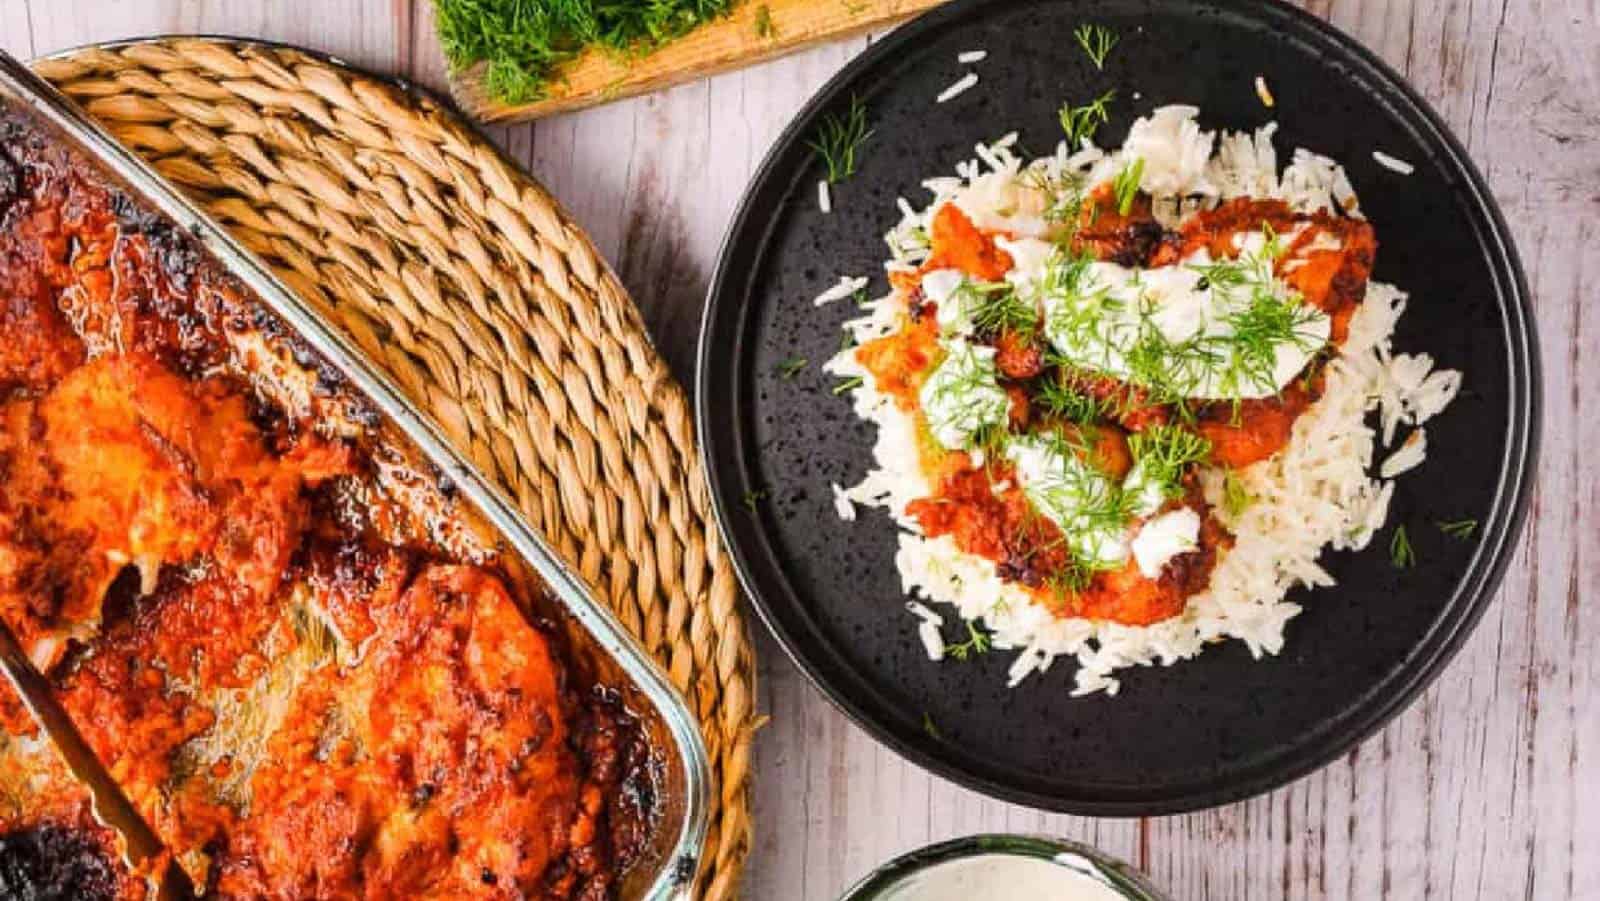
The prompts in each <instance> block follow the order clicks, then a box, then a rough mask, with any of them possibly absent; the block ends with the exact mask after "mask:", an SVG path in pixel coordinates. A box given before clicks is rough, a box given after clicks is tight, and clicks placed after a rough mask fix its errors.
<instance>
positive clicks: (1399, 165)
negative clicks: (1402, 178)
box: [1372, 150, 1417, 175]
mask: <svg viewBox="0 0 1600 901" xmlns="http://www.w3.org/2000/svg"><path fill="white" fill-rule="evenodd" d="M1372 158H1373V159H1375V160H1377V161H1378V165H1380V166H1382V167H1383V168H1385V169H1390V170H1393V171H1395V172H1398V173H1400V174H1401V175H1410V174H1411V173H1413V172H1415V171H1417V167H1416V166H1413V165H1411V164H1410V163H1408V162H1406V161H1405V160H1403V159H1400V158H1399V157H1396V156H1390V155H1389V154H1387V153H1384V152H1383V151H1382V150H1374V151H1372Z"/></svg>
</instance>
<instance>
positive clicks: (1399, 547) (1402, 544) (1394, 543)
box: [1389, 525, 1417, 569]
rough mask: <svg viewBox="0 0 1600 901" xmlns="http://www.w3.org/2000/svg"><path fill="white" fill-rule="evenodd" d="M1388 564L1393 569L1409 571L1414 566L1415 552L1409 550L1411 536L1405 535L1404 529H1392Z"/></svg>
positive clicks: (1401, 526)
mask: <svg viewBox="0 0 1600 901" xmlns="http://www.w3.org/2000/svg"><path fill="white" fill-rule="evenodd" d="M1389 562H1390V563H1393V564H1394V568H1395V569H1410V568H1411V567H1412V566H1415V565H1416V562H1417V552H1416V551H1414V550H1412V549H1411V536H1409V535H1407V534H1406V527H1405V526H1404V525H1398V526H1395V527H1394V537H1393V538H1390V539H1389Z"/></svg>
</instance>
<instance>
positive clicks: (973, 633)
mask: <svg viewBox="0 0 1600 901" xmlns="http://www.w3.org/2000/svg"><path fill="white" fill-rule="evenodd" d="M966 624H967V640H966V641H963V642H961V643H960V644H947V645H945V646H944V652H945V654H946V655H948V656H949V657H951V658H954V659H956V660H966V659H967V658H969V657H972V656H973V655H976V654H987V653H988V652H989V648H990V646H991V642H990V639H989V633H987V632H984V631H983V630H981V629H979V628H978V625H977V623H974V622H973V621H972V620H970V619H969V620H967V621H966Z"/></svg>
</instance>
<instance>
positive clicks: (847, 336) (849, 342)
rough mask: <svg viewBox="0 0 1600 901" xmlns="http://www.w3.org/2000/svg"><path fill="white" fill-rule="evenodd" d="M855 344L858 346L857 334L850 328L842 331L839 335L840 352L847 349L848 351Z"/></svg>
mask: <svg viewBox="0 0 1600 901" xmlns="http://www.w3.org/2000/svg"><path fill="white" fill-rule="evenodd" d="M855 346H856V336H855V334H854V333H853V332H851V331H850V330H849V329H845V330H844V331H843V332H842V333H840V335H839V353H844V352H845V351H847V350H849V349H850V348H852V347H855Z"/></svg>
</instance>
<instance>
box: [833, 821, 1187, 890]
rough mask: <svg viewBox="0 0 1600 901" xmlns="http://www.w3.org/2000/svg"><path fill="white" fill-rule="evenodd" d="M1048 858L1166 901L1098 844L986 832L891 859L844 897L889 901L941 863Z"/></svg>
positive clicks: (1136, 872)
mask: <svg viewBox="0 0 1600 901" xmlns="http://www.w3.org/2000/svg"><path fill="white" fill-rule="evenodd" d="M991 855H992V856H1008V857H1029V858H1034V859H1036V860H1046V861H1049V862H1051V863H1055V864H1058V865H1060V866H1061V867H1063V868H1064V869H1068V870H1071V871H1073V872H1075V873H1078V874H1080V875H1083V876H1088V877H1090V878H1092V879H1094V880H1095V881H1096V882H1099V883H1100V884H1101V885H1103V886H1104V887H1106V888H1108V889H1111V890H1112V891H1114V892H1116V893H1117V894H1118V895H1121V896H1122V897H1123V898H1125V899H1127V901H1166V896H1165V895H1162V894H1161V893H1160V892H1158V891H1157V890H1156V889H1155V887H1154V886H1152V885H1151V884H1150V882H1149V880H1148V878H1147V877H1145V876H1144V874H1142V873H1141V872H1140V871H1139V870H1137V869H1135V868H1134V867H1133V865H1132V864H1129V863H1127V862H1126V861H1124V860H1121V859H1119V858H1117V857H1114V856H1112V855H1110V854H1107V853H1106V852H1104V851H1101V850H1100V849H1099V848H1096V847H1094V846H1093V845H1087V844H1084V843H1083V842H1079V841H1074V840H1072V839H1067V838H1055V837H1053V836H1048V835H1042V834H1018V833H1003V832H984V833H978V834H975V835H967V836H962V837H960V838H953V839H947V840H945V841H942V842H934V843H933V844H930V845H924V846H922V847H920V848H915V849H913V850H910V851H907V852H905V853H904V854H900V855H897V856H895V857H893V858H890V859H889V860H888V861H887V862H885V863H883V864H881V865H879V866H878V867H875V868H874V869H873V870H872V872H870V873H868V874H867V875H865V876H863V877H861V878H860V879H858V880H857V881H856V882H855V884H853V885H851V886H850V887H849V888H847V889H845V891H844V893H843V894H841V895H840V896H839V901H878V899H884V901H889V898H890V896H889V895H888V894H887V893H888V892H890V891H891V890H893V889H894V888H896V887H897V886H898V885H900V884H901V882H902V881H903V880H905V879H906V878H908V877H910V876H912V875H914V874H916V873H921V872H924V871H927V870H931V869H933V868H935V867H937V866H940V865H941V864H946V863H950V862H952V861H957V860H967V859H972V858H978V857H986V856H991Z"/></svg>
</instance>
